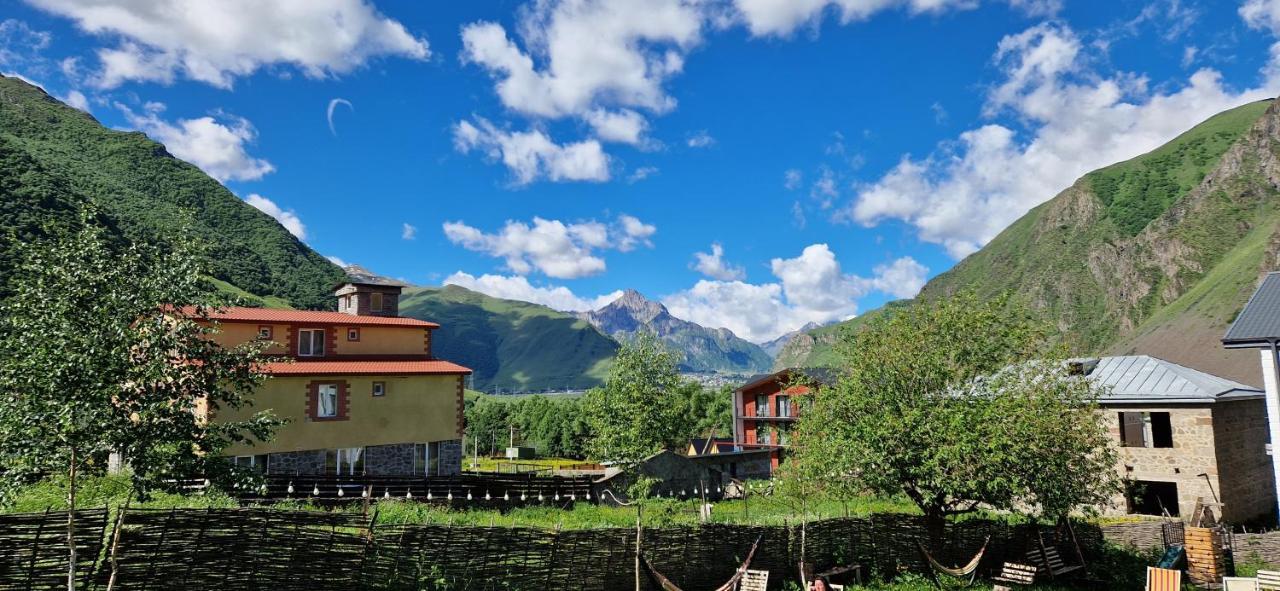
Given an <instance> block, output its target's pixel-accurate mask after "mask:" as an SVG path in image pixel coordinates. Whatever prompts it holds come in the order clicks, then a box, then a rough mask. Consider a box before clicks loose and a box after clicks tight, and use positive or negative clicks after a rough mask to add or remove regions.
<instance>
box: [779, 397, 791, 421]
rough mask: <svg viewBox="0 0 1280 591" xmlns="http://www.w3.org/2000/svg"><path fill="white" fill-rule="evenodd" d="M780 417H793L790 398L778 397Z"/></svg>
mask: <svg viewBox="0 0 1280 591" xmlns="http://www.w3.org/2000/svg"><path fill="white" fill-rule="evenodd" d="M778 416H780V417H789V416H791V397H790V396H785V395H784V396H779V397H778Z"/></svg>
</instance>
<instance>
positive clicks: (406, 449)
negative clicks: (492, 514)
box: [212, 283, 471, 476]
mask: <svg viewBox="0 0 1280 591" xmlns="http://www.w3.org/2000/svg"><path fill="white" fill-rule="evenodd" d="M400 289H401V288H400V287H399V286H394V285H382V284H373V283H346V284H342V285H340V286H338V288H337V290H336V292H335V295H336V296H337V297H338V311H337V312H308V311H299V310H272V309H265V308H229V309H226V310H224V311H221V312H219V313H216V314H214V315H213V316H212V320H214V321H215V322H216V323H217V324H218V325H219V328H220V330H219V332H218V333H217V334H216V335H215V336H214V338H215V340H217V341H218V342H219V343H220V344H222V345H223V346H228V347H231V346H236V345H240V344H243V343H245V342H249V341H252V340H263V341H269V342H270V343H271V345H270V347H269V348H268V349H267V351H266V354H267V355H268V356H269V358H270V359H271V361H269V362H268V363H266V364H265V371H266V373H267V374H268V375H270V376H271V377H270V378H269V379H268V380H267V381H266V383H264V384H263V386H262V387H261V388H260V389H259V390H258V391H257V392H255V393H254V396H253V406H251V407H247V408H243V409H221V410H218V411H216V412H214V414H213V420H215V421H216V420H220V419H221V420H241V419H244V418H246V417H248V416H249V415H251V414H252V413H254V412H257V411H260V410H266V409H270V410H271V411H273V412H274V413H275V415H276V416H277V417H280V418H283V419H285V420H287V421H288V422H287V424H285V425H284V426H282V427H280V428H279V429H277V430H276V433H275V435H274V437H272V439H271V440H270V441H262V442H257V443H256V444H255V445H253V446H248V445H237V446H235V447H233V448H231V449H229V450H228V453H229V454H231V455H233V456H235V459H236V462H237V463H240V464H242V465H248V466H253V467H257V468H260V469H262V470H264V471H265V472H267V473H268V474H282V475H283V474H288V475H318V474H330V475H359V474H369V475H383V476H409V475H416V476H437V475H439V476H447V475H453V474H457V473H458V472H459V471H460V470H461V465H462V436H463V429H464V424H463V415H462V411H463V398H462V392H463V382H464V379H465V377H466V375H467V374H470V373H471V370H470V369H467V368H465V367H462V366H460V365H457V364H455V363H450V362H448V361H443V360H440V359H436V358H434V357H433V356H432V354H431V331H432V330H434V329H436V328H439V325H437V324H434V323H431V322H424V321H422V320H416V319H413V318H402V317H400V316H399V305H398V302H399V297H400Z"/></svg>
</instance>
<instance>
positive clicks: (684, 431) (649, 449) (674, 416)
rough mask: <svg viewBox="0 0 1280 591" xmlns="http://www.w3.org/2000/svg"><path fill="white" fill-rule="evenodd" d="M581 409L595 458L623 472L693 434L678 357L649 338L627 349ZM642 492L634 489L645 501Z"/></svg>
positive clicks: (632, 341) (643, 337) (645, 336)
mask: <svg viewBox="0 0 1280 591" xmlns="http://www.w3.org/2000/svg"><path fill="white" fill-rule="evenodd" d="M582 404H583V411H584V414H585V416H586V422H587V424H588V425H590V427H591V431H592V432H593V433H594V436H593V438H592V439H591V442H590V444H589V445H588V450H589V452H590V454H591V456H592V457H594V458H597V459H599V460H602V461H606V462H613V463H615V464H617V465H618V466H619V467H620V468H622V469H624V470H631V469H634V468H635V467H636V466H637V465H638V464H639V463H640V462H641V461H643V460H644V459H645V458H647V457H649V456H650V455H653V454H654V453H656V452H658V451H661V450H663V449H666V448H670V447H673V446H675V445H678V444H680V443H681V440H682V439H683V438H685V437H688V434H689V423H688V414H687V412H686V404H684V401H683V400H682V399H681V382H680V375H679V374H678V373H677V372H676V357H675V355H674V354H673V353H672V352H671V351H669V350H667V349H666V348H665V347H664V346H663V345H662V342H661V341H659V340H658V339H657V337H655V336H653V335H650V334H648V333H640V334H638V335H637V336H636V338H634V339H630V340H628V342H626V343H624V344H623V345H622V348H621V349H619V350H618V357H617V359H616V360H615V361H614V364H613V368H612V369H610V370H609V377H608V378H607V379H605V383H604V386H601V387H599V388H594V389H592V390H591V391H589V392H587V395H586V396H584V397H583V399H582ZM637 482H639V479H637ZM641 488H643V487H632V491H631V492H632V496H635V495H636V494H637V493H638V494H640V496H644V493H647V491H643V490H641Z"/></svg>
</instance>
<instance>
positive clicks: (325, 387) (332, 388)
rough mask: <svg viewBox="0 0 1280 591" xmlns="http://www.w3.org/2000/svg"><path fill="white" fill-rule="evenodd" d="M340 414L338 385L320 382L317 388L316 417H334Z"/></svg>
mask: <svg viewBox="0 0 1280 591" xmlns="http://www.w3.org/2000/svg"><path fill="white" fill-rule="evenodd" d="M337 416H338V385H337V384H320V386H319V387H318V388H316V418H318V419H332V418H334V417H337Z"/></svg>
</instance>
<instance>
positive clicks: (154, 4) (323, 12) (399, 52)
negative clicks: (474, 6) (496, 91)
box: [27, 0, 430, 88]
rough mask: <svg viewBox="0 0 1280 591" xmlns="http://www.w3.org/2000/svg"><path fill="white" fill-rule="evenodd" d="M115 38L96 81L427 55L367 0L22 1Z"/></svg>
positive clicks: (221, 83) (224, 75) (205, 77)
mask: <svg viewBox="0 0 1280 591" xmlns="http://www.w3.org/2000/svg"><path fill="white" fill-rule="evenodd" d="M27 1H28V3H30V4H32V5H34V6H36V7H38V8H41V9H43V10H45V11H48V12H50V13H53V14H57V15H60V16H64V17H67V18H69V19H71V20H73V21H75V23H76V26H78V27H79V28H80V29H81V30H84V31H86V32H89V33H94V34H97V35H101V36H104V37H108V38H110V37H118V38H120V39H121V42H120V43H119V45H117V46H116V47H109V48H108V47H104V48H102V49H99V50H98V57H99V59H100V61H101V62H102V71H101V72H100V73H99V75H98V80H97V82H98V84H99V85H100V86H102V87H104V88H113V87H115V86H118V85H119V84H121V83H122V82H125V81H129V80H139V81H153V82H162V83H168V82H171V81H173V79H174V78H175V76H177V75H182V76H184V77H186V78H189V79H191V80H197V81H200V82H206V83H208V84H212V85H214V86H217V87H220V88H230V87H231V86H232V84H233V82H234V81H235V79H236V78H237V77H240V76H247V75H250V74H253V73H254V72H256V71H258V70H259V69H261V68H264V67H270V66H276V65H290V66H293V67H296V68H298V69H299V70H301V71H302V72H303V73H304V74H305V75H307V76H308V77H312V78H323V77H326V76H332V75H336V74H342V73H345V72H349V71H351V70H353V69H355V68H358V67H360V66H362V65H364V64H365V63H367V62H368V61H369V60H370V59H373V58H376V57H379V56H402V57H407V58H412V59H419V60H422V59H427V58H428V57H429V56H430V50H429V49H428V46H427V42H426V40H425V39H422V38H419V37H415V36H414V35H413V34H411V33H409V31H408V30H406V29H405V27H404V25H402V24H400V23H399V22H397V21H395V20H393V19H389V18H387V17H385V16H383V15H382V14H380V13H379V12H378V11H377V9H375V8H374V7H373V5H371V4H369V3H367V2H365V1H364V0H310V1H306V2H259V1H257V0H223V1H219V2H190V1H187V0H116V1H114V2H109V3H108V2H103V1H102V0H27Z"/></svg>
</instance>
